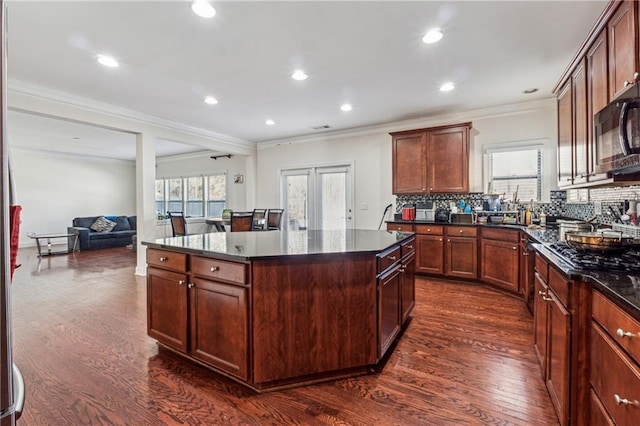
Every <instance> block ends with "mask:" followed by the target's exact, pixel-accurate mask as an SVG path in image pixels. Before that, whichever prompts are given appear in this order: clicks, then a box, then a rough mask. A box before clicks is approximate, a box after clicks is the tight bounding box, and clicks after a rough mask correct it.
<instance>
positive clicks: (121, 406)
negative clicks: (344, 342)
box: [12, 248, 558, 426]
mask: <svg viewBox="0 0 640 426" xmlns="http://www.w3.org/2000/svg"><path fill="white" fill-rule="evenodd" d="M18 263H22V266H21V267H20V268H19V269H17V270H16V275H15V277H14V282H13V285H12V304H13V306H12V308H13V330H14V337H13V339H14V361H15V362H16V364H18V366H19V367H20V369H21V370H22V373H23V375H24V378H25V382H26V390H27V393H26V401H25V412H24V413H23V416H22V418H21V419H20V421H19V425H20V426H28V425H211V424H223V425H226V424H228V425H282V424H300V425H480V424H495V425H554V424H558V423H557V419H556V417H555V414H554V412H553V409H552V406H551V401H550V399H549V396H548V394H547V391H546V389H545V387H544V383H543V381H542V378H541V376H540V370H539V367H538V366H537V363H536V360H535V356H534V353H533V346H532V340H533V337H532V317H531V315H530V314H529V312H528V311H527V309H526V307H525V306H524V303H523V302H521V301H519V300H517V299H515V298H512V297H509V296H506V295H504V294H501V293H498V292H496V291H494V290H492V289H488V288H485V287H482V286H479V285H470V284H456V283H445V282H440V281H433V280H426V279H418V280H417V282H416V287H417V290H416V298H417V302H416V308H415V309H414V311H413V320H412V321H411V322H410V324H409V326H408V327H407V329H406V330H405V332H404V335H403V336H402V338H401V339H400V341H399V342H398V345H397V347H396V349H395V352H394V353H393V354H392V356H391V357H390V358H389V360H388V362H387V363H386V365H385V366H384V368H383V369H382V371H381V372H380V373H379V374H375V375H369V376H362V377H357V378H352V379H345V380H338V381H334V382H329V383H323V384H318V385H312V386H306V387H302V388H296V389H289V390H284V391H278V392H272V393H266V394H261V395H258V394H255V393H253V392H251V391H248V390H246V389H245V388H243V387H242V386H240V385H238V384H236V383H234V382H233V381H231V380H228V379H226V378H224V377H221V376H218V375H216V374H215V373H212V372H211V371H209V370H207V369H205V368H203V367H201V366H198V365H195V364H192V363H190V362H187V361H184V360H183V359H181V358H179V357H177V356H176V355H174V354H172V353H170V352H168V351H164V350H159V349H158V346H157V345H156V344H155V342H154V340H153V339H151V338H149V337H148V336H147V335H146V294H145V290H146V288H145V280H144V278H143V277H135V276H134V274H133V273H134V263H135V255H134V253H132V252H131V250H129V249H126V248H116V249H106V250H99V251H93V252H81V253H75V254H71V255H68V256H67V255H64V256H55V257H50V258H45V259H44V260H42V262H41V265H40V269H39V270H38V259H37V257H36V256H35V249H22V250H21V251H20V255H19V259H18Z"/></svg>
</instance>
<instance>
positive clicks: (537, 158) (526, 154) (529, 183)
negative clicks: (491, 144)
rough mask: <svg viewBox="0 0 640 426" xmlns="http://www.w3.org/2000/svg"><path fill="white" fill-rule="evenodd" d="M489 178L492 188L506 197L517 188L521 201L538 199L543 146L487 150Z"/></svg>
mask: <svg viewBox="0 0 640 426" xmlns="http://www.w3.org/2000/svg"><path fill="white" fill-rule="evenodd" d="M486 153H487V155H488V162H489V164H488V166H489V167H488V169H489V180H490V181H493V190H494V192H495V193H498V194H506V197H507V198H511V197H512V195H513V194H514V193H515V192H516V190H517V191H518V199H519V200H521V201H530V200H535V201H540V200H541V195H542V147H541V146H535V147H517V148H511V149H509V148H503V149H494V150H487V152H486Z"/></svg>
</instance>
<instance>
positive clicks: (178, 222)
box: [167, 212, 187, 237]
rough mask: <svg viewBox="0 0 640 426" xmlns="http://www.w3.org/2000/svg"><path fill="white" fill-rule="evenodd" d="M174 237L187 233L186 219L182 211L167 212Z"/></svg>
mask: <svg viewBox="0 0 640 426" xmlns="http://www.w3.org/2000/svg"><path fill="white" fill-rule="evenodd" d="M167 216H169V221H170V222H171V230H172V231H173V236H174V237H180V236H184V235H187V221H186V220H185V218H184V213H183V212H167Z"/></svg>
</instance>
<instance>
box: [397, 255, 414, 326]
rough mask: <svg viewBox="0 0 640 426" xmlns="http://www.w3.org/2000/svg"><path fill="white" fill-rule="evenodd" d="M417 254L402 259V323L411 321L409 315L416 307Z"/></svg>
mask: <svg viewBox="0 0 640 426" xmlns="http://www.w3.org/2000/svg"><path fill="white" fill-rule="evenodd" d="M415 271H416V254H415V250H414V251H412V252H411V253H409V254H408V255H407V256H404V257H403V258H402V268H401V270H400V272H401V278H402V281H401V286H402V287H401V294H400V299H401V306H400V310H401V312H402V323H403V324H404V323H405V322H407V320H408V319H409V314H411V311H412V310H413V307H414V306H415V305H416V277H415Z"/></svg>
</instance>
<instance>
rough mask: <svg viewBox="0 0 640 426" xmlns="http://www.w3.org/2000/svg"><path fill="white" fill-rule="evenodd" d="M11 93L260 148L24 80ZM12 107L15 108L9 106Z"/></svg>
mask: <svg viewBox="0 0 640 426" xmlns="http://www.w3.org/2000/svg"><path fill="white" fill-rule="evenodd" d="M7 91H8V92H9V93H11V92H13V93H16V94H23V95H27V96H31V97H34V98H38V99H43V100H45V101H49V102H56V103H60V104H65V105H70V106H74V107H77V108H81V109H84V110H88V111H92V112H97V113H101V114H105V115H108V116H111V117H116V118H119V119H125V120H130V121H134V122H137V123H141V124H144V125H150V126H156V127H161V128H164V129H168V130H172V131H177V132H181V133H185V134H188V135H192V136H198V137H202V138H206V139H209V140H212V141H214V142H218V143H224V144H229V145H233V146H239V147H242V148H243V149H246V148H251V149H255V148H256V143H255V142H251V141H247V140H244V139H239V138H234V137H231V136H228V135H223V134H221V133H216V132H212V131H210V130H204V129H201V128H198V127H193V126H188V125H186V124H183V123H178V122H175V121H171V120H166V119H163V118H159V117H155V116H152V115H147V114H144V113H141V112H138V111H134V110H131V109H127V108H122V107H119V106H115V105H112V104H107V103H103V102H98V101H94V100H92V99H89V98H85V97H81V96H75V95H72V94H69V93H66V92H62V91H59V90H54V89H50V88H47V87H43V86H38V85H35V84H31V83H26V82H24V81H20V80H15V79H8V84H7ZM9 107H11V106H10V105H9Z"/></svg>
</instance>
